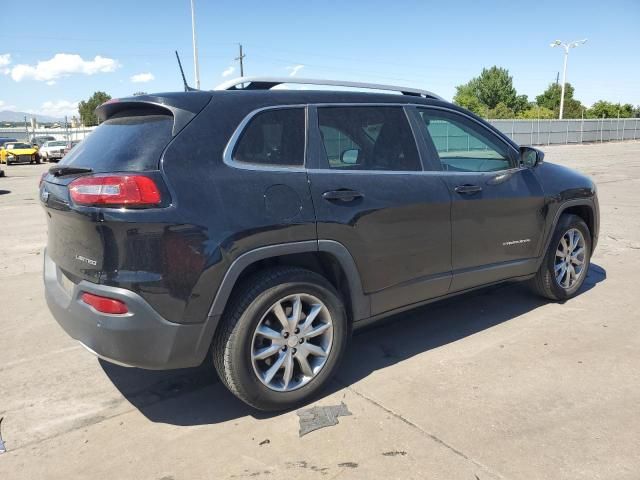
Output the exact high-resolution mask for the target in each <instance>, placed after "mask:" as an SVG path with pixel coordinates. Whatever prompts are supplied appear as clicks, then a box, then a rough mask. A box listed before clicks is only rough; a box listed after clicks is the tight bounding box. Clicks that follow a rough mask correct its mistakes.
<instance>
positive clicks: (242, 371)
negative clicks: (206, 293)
mask: <svg viewBox="0 0 640 480" xmlns="http://www.w3.org/2000/svg"><path fill="white" fill-rule="evenodd" d="M348 337H349V323H348V320H347V315H346V313H345V309H344V305H343V303H342V300H341V299H340V296H339V295H338V293H337V292H336V290H335V289H334V288H333V286H332V285H331V284H330V283H329V282H328V281H327V280H326V279H325V278H324V277H322V276H320V275H318V274H316V273H314V272H311V271H309V270H305V269H301V268H296V267H278V268H273V269H269V270H266V271H264V272H261V273H258V274H256V275H254V276H252V277H250V278H249V279H247V280H246V281H244V282H243V283H242V284H241V285H239V286H238V288H237V289H236V294H235V295H234V296H233V298H232V299H231V300H230V302H229V305H228V308H227V310H226V311H225V314H224V316H223V318H222V319H221V323H220V326H219V327H218V330H217V332H216V335H215V337H214V342H213V362H214V365H215V367H216V370H217V372H218V375H219V376H220V379H221V380H222V382H223V383H224V384H225V385H226V386H227V388H229V390H230V391H231V392H232V393H233V394H234V395H236V396H237V397H238V398H239V399H240V400H242V401H243V402H245V403H247V404H248V405H250V406H252V407H254V408H257V409H259V410H265V411H274V410H285V409H289V408H293V407H295V406H297V405H300V404H302V403H305V402H307V401H309V400H310V399H311V398H313V397H314V396H315V395H316V394H317V393H319V391H320V390H321V389H322V388H323V387H324V386H325V385H326V383H327V381H328V380H329V379H330V378H331V376H332V375H333V374H334V373H335V371H336V369H337V367H338V365H339V363H340V361H341V360H342V357H343V355H344V351H345V349H346V345H347V340H348Z"/></svg>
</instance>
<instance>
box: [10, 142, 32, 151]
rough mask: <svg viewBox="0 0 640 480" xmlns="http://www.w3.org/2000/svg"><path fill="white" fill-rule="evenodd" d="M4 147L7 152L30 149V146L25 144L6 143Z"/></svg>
mask: <svg viewBox="0 0 640 480" xmlns="http://www.w3.org/2000/svg"><path fill="white" fill-rule="evenodd" d="M6 147H7V150H15V149H18V148H31V145H29V144H26V143H8V144H7V145H6Z"/></svg>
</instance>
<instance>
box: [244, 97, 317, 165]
mask: <svg viewBox="0 0 640 480" xmlns="http://www.w3.org/2000/svg"><path fill="white" fill-rule="evenodd" d="M304 133H305V111H304V108H278V109H273V110H266V111H264V112H261V113H258V114H256V115H255V116H254V117H253V118H252V119H251V121H250V122H249V124H248V125H247V127H246V128H245V129H244V131H243V132H242V135H241V136H240V139H239V140H238V143H237V145H236V148H235V150H234V152H233V159H234V160H235V161H237V162H244V163H253V164H257V165H284V166H302V165H303V164H304V142H305V134H304Z"/></svg>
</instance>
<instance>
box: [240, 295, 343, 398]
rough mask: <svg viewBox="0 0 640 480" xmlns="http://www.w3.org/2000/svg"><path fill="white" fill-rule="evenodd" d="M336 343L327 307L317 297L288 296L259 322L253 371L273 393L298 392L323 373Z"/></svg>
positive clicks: (253, 346)
mask: <svg viewBox="0 0 640 480" xmlns="http://www.w3.org/2000/svg"><path fill="white" fill-rule="evenodd" d="M332 343H333V320H332V318H331V314H330V313H329V309H328V308H327V307H326V305H325V304H324V303H323V302H322V301H321V300H319V299H318V298H316V297H314V296H313V295H309V294H302V293H301V294H295V295H288V296H286V297H284V298H282V299H280V300H278V301H277V302H275V303H274V304H273V305H272V306H271V307H270V308H269V310H268V311H267V313H265V314H264V316H263V317H262V318H261V319H260V322H258V325H257V327H256V329H255V332H254V334H253V339H252V342H251V363H252V365H253V371H254V373H255V374H256V376H257V377H258V379H259V380H260V381H261V382H262V383H263V384H264V385H265V386H267V387H268V388H270V389H271V390H275V391H279V392H288V391H292V390H296V389H298V388H300V387H302V386H304V385H306V384H307V383H309V381H311V379H313V378H314V377H315V376H316V375H318V373H320V371H321V370H322V368H323V367H324V366H325V364H326V362H327V359H328V358H329V353H330V351H331V346H332Z"/></svg>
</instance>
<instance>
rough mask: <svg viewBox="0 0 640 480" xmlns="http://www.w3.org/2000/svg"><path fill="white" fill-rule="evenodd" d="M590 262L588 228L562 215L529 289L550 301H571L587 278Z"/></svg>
mask: <svg viewBox="0 0 640 480" xmlns="http://www.w3.org/2000/svg"><path fill="white" fill-rule="evenodd" d="M574 242H575V245H574ZM590 261H591V233H590V231H589V227H588V226H587V224H586V223H585V222H584V220H582V218H580V217H578V216H576V215H570V214H564V215H562V216H561V217H560V219H559V220H558V225H557V226H556V230H555V232H554V233H553V237H552V238H551V243H550V244H549V248H548V249H547V253H546V255H545V257H544V259H543V261H542V264H541V265H540V268H539V270H538V272H537V273H536V276H535V277H534V278H533V279H532V280H531V287H532V289H533V291H534V292H535V293H537V294H538V295H540V296H542V297H545V298H548V299H549V300H554V301H559V300H568V299H570V298H573V297H574V296H576V294H577V293H578V291H579V290H580V287H582V284H583V283H584V281H585V279H586V278H587V273H588V271H589V265H590Z"/></svg>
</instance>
